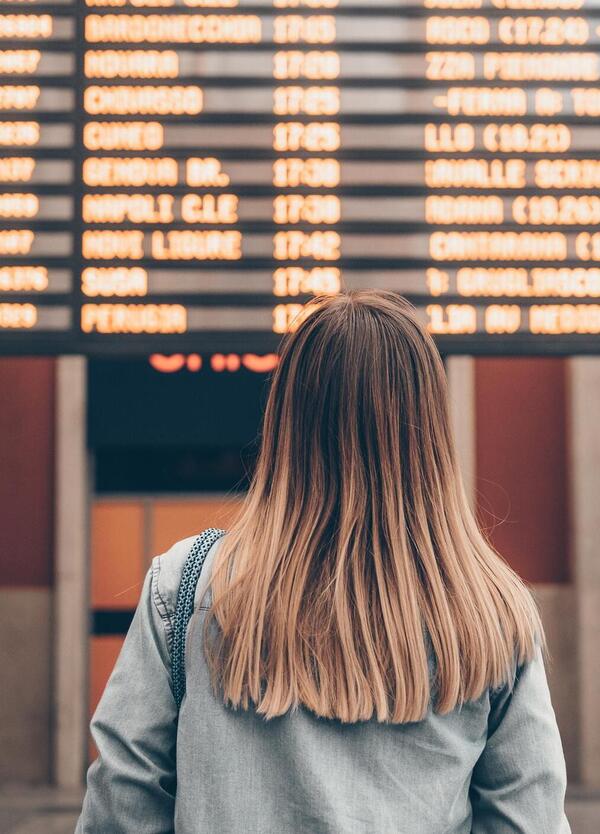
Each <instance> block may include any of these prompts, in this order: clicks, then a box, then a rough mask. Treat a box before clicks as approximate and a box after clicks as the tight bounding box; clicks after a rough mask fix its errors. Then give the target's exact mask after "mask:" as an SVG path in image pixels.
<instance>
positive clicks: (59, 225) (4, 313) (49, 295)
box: [0, 0, 77, 349]
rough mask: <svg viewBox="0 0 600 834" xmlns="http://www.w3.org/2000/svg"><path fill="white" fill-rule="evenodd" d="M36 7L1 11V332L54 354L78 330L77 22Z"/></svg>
mask: <svg viewBox="0 0 600 834" xmlns="http://www.w3.org/2000/svg"><path fill="white" fill-rule="evenodd" d="M38 7H39V4H38V3H36V2H35V0H33V2H28V3H8V2H2V3H0V333H6V334H8V335H9V337H10V336H15V337H16V338H22V335H23V334H26V335H27V338H28V340H30V344H31V345H32V348H34V349H35V345H36V344H46V343H47V342H48V341H49V340H50V341H52V342H53V344H54V345H55V349H56V348H58V347H60V346H61V345H64V346H65V347H67V345H69V344H71V343H72V341H73V337H74V332H73V329H74V327H75V326H76V324H75V323H74V322H73V316H72V298H73V284H74V272H75V269H74V264H73V259H74V257H75V258H76V257H77V255H76V252H75V246H74V235H73V223H74V218H75V214H76V207H75V201H74V197H73V187H74V182H75V178H76V176H77V171H76V166H75V163H74V160H73V149H74V145H75V121H76V115H75V93H74V85H75V71H76V61H75V51H74V38H75V31H76V19H75V8H74V5H73V4H72V3H69V2H63V3H57V2H55V3H51V4H49V5H46V4H44V6H43V7H42V8H38ZM22 346H23V344H22Z"/></svg>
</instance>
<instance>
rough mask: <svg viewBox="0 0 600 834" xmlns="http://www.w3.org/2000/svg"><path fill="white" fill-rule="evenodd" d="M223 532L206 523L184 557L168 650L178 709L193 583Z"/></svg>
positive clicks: (193, 592)
mask: <svg viewBox="0 0 600 834" xmlns="http://www.w3.org/2000/svg"><path fill="white" fill-rule="evenodd" d="M224 535H225V530H220V529H218V528H216V527H209V528H208V529H207V530H204V532H202V533H200V535H199V536H198V537H197V539H196V540H195V541H194V543H193V544H192V547H191V549H190V552H189V554H188V556H187V558H186V560H185V564H184V566H183V570H182V573H181V580H180V583H179V590H178V592H177V603H176V606H175V614H174V617H173V643H172V653H171V672H172V678H173V695H174V697H175V703H176V704H177V709H178V710H179V708H180V706H181V702H182V700H183V696H184V695H185V637H186V633H187V627H188V623H189V621H190V618H191V616H192V614H193V613H194V598H195V596H196V586H197V584H198V579H199V578H200V573H201V572H202V566H203V565H204V561H205V559H206V556H207V555H208V551H209V550H210V549H211V547H212V546H213V544H214V543H215V542H216V541H218V540H219V539H220V538H221V537H222V536H224Z"/></svg>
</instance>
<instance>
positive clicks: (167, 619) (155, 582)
mask: <svg viewBox="0 0 600 834" xmlns="http://www.w3.org/2000/svg"><path fill="white" fill-rule="evenodd" d="M161 559H162V556H156V557H155V558H154V559H153V560H152V601H153V602H154V605H155V607H156V609H157V611H158V613H159V615H160V618H161V620H162V623H163V626H164V629H165V633H166V636H167V644H168V647H169V651H171V649H172V646H173V620H172V612H170V611H169V608H168V606H167V603H166V601H165V599H164V598H163V596H162V594H161V593H160V588H159V583H160V570H161Z"/></svg>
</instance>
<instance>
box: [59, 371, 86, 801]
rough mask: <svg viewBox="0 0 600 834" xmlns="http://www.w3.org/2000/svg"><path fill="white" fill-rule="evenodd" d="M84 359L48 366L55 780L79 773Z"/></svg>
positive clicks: (75, 779)
mask: <svg viewBox="0 0 600 834" xmlns="http://www.w3.org/2000/svg"><path fill="white" fill-rule="evenodd" d="M86 406H87V403H86V360H85V359H84V358H83V357H80V356H66V357H61V358H59V359H58V361H57V371H56V470H55V472H56V505H55V519H56V528H55V529H56V533H55V577H54V587H55V594H54V625H55V629H54V649H55V651H54V704H53V706H54V709H53V719H54V721H53V724H54V726H53V739H54V745H53V776H54V782H55V783H56V784H57V785H58V786H60V787H63V788H73V787H77V786H79V785H80V784H81V783H82V781H83V777H84V773H85V763H86V742H87V726H88V716H87V691H88V686H87V644H88V566H89V544H88V542H89V532H88V529H89V523H88V516H89V512H88V506H89V494H90V484H89V477H88V457H87V450H86Z"/></svg>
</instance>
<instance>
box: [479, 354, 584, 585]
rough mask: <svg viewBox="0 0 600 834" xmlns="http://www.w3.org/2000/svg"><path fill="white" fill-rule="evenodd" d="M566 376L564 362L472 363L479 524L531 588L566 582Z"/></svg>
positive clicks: (488, 359) (503, 360)
mask: <svg viewBox="0 0 600 834" xmlns="http://www.w3.org/2000/svg"><path fill="white" fill-rule="evenodd" d="M566 376H567V365H566V362H565V360H564V359H560V358H556V359H555V358H537V357H536V358H533V357H518V358H516V357H515V358H513V357H506V358H505V357H502V358H496V357H493V358H491V357H485V358H479V359H476V360H475V403H476V425H477V437H476V476H477V477H476V490H477V510H478V517H479V519H480V521H481V523H482V525H483V527H484V528H485V529H486V531H487V532H488V536H489V538H490V540H491V542H492V544H493V545H494V547H495V548H496V549H497V550H498V551H499V552H500V553H501V554H502V555H503V556H504V557H505V558H506V559H507V561H508V562H509V563H510V564H511V565H512V566H513V567H514V568H515V569H516V570H517V571H518V572H519V573H520V574H521V576H522V577H523V578H524V579H526V580H528V581H530V582H564V581H567V580H568V578H569V565H568V539H569V519H568V485H567V475H568V471H567V466H568V463H567V452H568V450H567V429H566V423H567V420H566V410H567V407H566Z"/></svg>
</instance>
